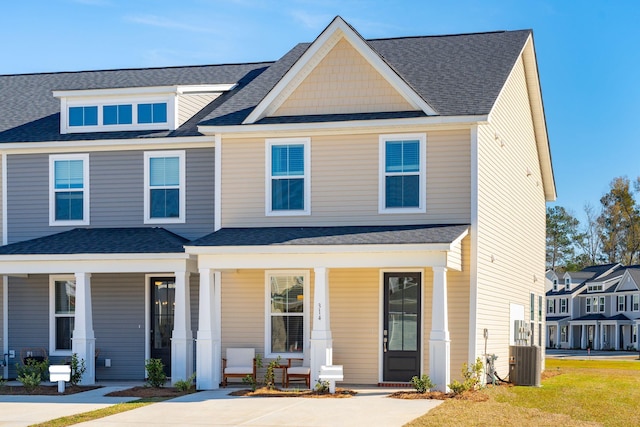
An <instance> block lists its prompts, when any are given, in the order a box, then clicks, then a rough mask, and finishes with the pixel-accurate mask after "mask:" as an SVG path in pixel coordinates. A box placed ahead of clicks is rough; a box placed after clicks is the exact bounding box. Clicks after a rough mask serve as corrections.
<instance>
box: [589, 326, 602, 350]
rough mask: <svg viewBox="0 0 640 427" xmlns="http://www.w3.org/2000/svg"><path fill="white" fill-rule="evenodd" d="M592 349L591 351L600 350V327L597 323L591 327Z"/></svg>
mask: <svg viewBox="0 0 640 427" xmlns="http://www.w3.org/2000/svg"><path fill="white" fill-rule="evenodd" d="M593 328H594V329H593V348H592V349H591V350H600V325H599V324H598V322H596V323H595V325H594V326H593Z"/></svg>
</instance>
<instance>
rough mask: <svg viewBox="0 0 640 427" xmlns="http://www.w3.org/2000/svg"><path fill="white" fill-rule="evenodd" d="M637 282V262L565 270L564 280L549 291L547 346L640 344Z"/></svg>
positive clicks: (620, 347) (621, 346) (611, 347)
mask: <svg viewBox="0 0 640 427" xmlns="http://www.w3.org/2000/svg"><path fill="white" fill-rule="evenodd" d="M547 274H548V276H549V277H552V280H554V279H553V276H555V278H557V275H555V273H553V272H550V273H549V272H548V273H547ZM638 284H640V267H638V266H630V267H624V266H622V265H620V264H607V265H601V266H593V267H587V268H585V269H584V270H581V271H578V272H567V273H564V275H563V276H562V282H561V284H558V285H554V287H553V288H552V289H551V290H549V291H548V292H547V295H546V296H547V319H546V321H547V347H550V348H581V349H587V348H590V349H594V350H626V349H629V348H635V349H637V348H638V326H639V325H640V288H639V286H638Z"/></svg>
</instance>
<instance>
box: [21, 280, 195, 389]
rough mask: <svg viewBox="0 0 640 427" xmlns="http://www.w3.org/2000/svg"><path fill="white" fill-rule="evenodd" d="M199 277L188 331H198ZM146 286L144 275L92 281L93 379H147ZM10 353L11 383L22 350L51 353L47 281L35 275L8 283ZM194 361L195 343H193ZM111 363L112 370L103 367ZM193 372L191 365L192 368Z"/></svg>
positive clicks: (54, 359) (61, 359)
mask: <svg viewBox="0 0 640 427" xmlns="http://www.w3.org/2000/svg"><path fill="white" fill-rule="evenodd" d="M198 284H199V277H198V275H197V274H195V275H191V278H190V296H191V328H192V332H193V337H194V338H195V337H196V334H197V329H198V289H199V285H198ZM148 286H149V284H148V282H147V280H146V276H145V274H143V273H135V274H94V275H92V276H91V295H92V303H93V306H92V309H93V330H94V334H95V337H96V349H97V350H98V351H99V354H98V359H97V361H96V379H97V380H98V381H102V380H142V379H143V378H144V375H145V371H144V362H145V349H146V345H147V343H146V341H145V320H146V318H145V316H146V315H147V314H148V311H147V307H145V292H146V288H147V287H148ZM9 301H10V304H9V307H10V309H9V316H10V321H9V349H10V350H15V352H16V358H15V359H10V360H9V368H10V371H9V377H10V378H14V377H15V375H16V374H15V364H16V363H18V362H19V360H20V354H21V351H22V350H23V349H26V348H42V349H45V350H46V352H47V354H49V353H50V348H49V276H48V275H34V276H30V277H29V278H28V279H26V278H13V277H12V278H11V279H10V284H9ZM194 357H195V341H194ZM67 359H68V357H66V356H60V357H56V356H50V360H51V362H52V363H58V362H64V361H66V360H67ZM105 359H111V367H110V368H106V367H105ZM194 366H195V365H194Z"/></svg>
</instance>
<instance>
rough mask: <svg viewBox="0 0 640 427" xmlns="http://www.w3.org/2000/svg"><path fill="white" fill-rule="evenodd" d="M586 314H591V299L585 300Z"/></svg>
mask: <svg viewBox="0 0 640 427" xmlns="http://www.w3.org/2000/svg"><path fill="white" fill-rule="evenodd" d="M596 310H597V308H596ZM594 311H595V310H594ZM586 312H587V313H591V297H589V298H587V306H586Z"/></svg>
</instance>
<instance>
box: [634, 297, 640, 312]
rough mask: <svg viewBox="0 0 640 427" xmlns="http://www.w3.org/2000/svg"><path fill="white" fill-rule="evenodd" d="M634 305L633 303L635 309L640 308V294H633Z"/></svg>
mask: <svg viewBox="0 0 640 427" xmlns="http://www.w3.org/2000/svg"><path fill="white" fill-rule="evenodd" d="M632 305H633V311H638V310H639V309H640V295H638V294H635V295H634V296H633V301H632Z"/></svg>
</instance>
